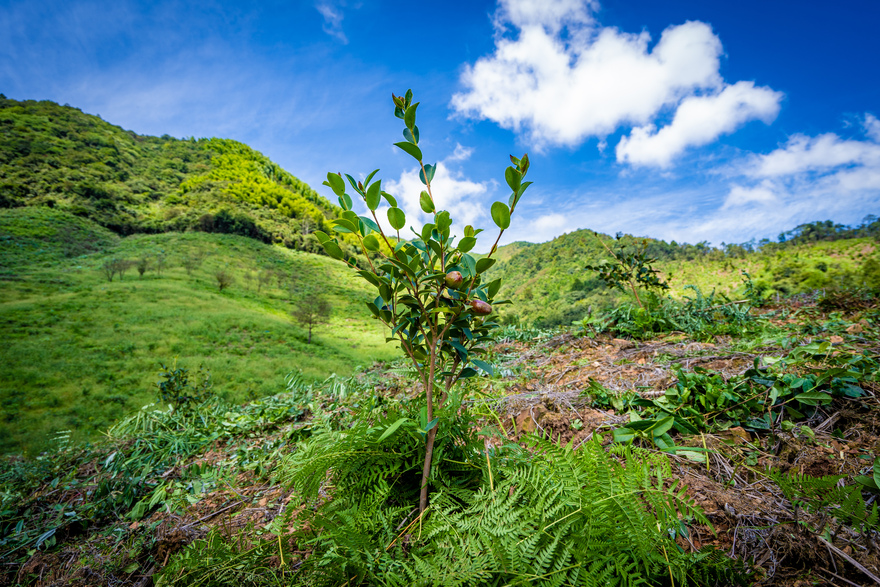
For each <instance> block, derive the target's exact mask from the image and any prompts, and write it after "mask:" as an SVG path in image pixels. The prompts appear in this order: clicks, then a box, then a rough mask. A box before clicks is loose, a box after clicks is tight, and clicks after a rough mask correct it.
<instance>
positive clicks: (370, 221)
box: [358, 216, 382, 232]
mask: <svg viewBox="0 0 880 587" xmlns="http://www.w3.org/2000/svg"><path fill="white" fill-rule="evenodd" d="M358 220H360V221H361V222H362V223H364V224H366V225H367V226H369V227H370V230H372V231H373V232H382V231H381V230H380V229H379V225H378V224H376V223H375V222H373V219H372V218H367V217H366V216H358Z"/></svg>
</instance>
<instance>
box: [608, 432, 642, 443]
mask: <svg viewBox="0 0 880 587" xmlns="http://www.w3.org/2000/svg"><path fill="white" fill-rule="evenodd" d="M635 437H636V433H635V432H633V431H632V430H630V429H629V428H618V429H617V430H613V431H612V432H611V438H613V439H614V442H620V443H625V442H630V441H631V440H632V439H633V438H635Z"/></svg>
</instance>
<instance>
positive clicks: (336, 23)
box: [315, 0, 348, 45]
mask: <svg viewBox="0 0 880 587" xmlns="http://www.w3.org/2000/svg"><path fill="white" fill-rule="evenodd" d="M315 8H316V9H317V11H318V12H320V13H321V16H323V17H324V25H323V30H324V32H325V33H327V34H328V35H330V36H331V37H335V38H337V39H339V41H341V42H342V44H344V45H347V44H348V37H346V36H345V31H344V30H343V29H342V20H343V19H344V18H345V14H344V13H343V12H342V5H339V3H338V2H332V1H330V0H321V1H319V2H318V3H317V4H315Z"/></svg>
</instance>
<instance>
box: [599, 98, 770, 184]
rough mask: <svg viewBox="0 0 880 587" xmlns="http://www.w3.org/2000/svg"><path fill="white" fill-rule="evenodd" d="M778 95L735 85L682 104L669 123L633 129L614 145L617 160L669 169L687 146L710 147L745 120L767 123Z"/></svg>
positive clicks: (685, 100)
mask: <svg viewBox="0 0 880 587" xmlns="http://www.w3.org/2000/svg"><path fill="white" fill-rule="evenodd" d="M781 99H782V94H781V93H780V92H775V91H773V90H771V89H770V88H766V87H758V88H756V87H755V84H754V83H752V82H737V83H735V84H733V85H729V86H726V87H725V88H724V89H723V90H721V91H720V92H718V93H715V94H709V95H705V96H689V97H688V98H685V99H684V100H682V102H681V104H680V105H679V106H678V109H677V110H676V111H675V117H674V118H673V119H672V122H671V123H670V124H669V125H667V126H665V127H663V128H661V129H660V130H659V131H658V130H656V127H655V126H654V125H648V126H642V127H638V128H634V129H633V130H632V133H631V134H630V136H629V137H623V138H622V139H620V142H619V143H618V144H617V149H616V153H617V160H618V161H619V162H621V163H623V162H628V163H630V164H633V165H648V166H657V167H669V165H670V164H671V163H672V160H673V159H674V158H675V157H677V156H678V155H680V154H681V153H682V152H683V151H684V150H685V149H686V148H687V147H689V146H701V145H706V144H708V143H711V142H712V141H714V140H715V139H717V138H718V137H719V136H720V135H722V134H727V133H730V132H733V131H734V130H736V129H737V128H738V127H740V126H741V125H743V124H744V123H745V122H747V121H749V120H754V119H759V120H762V121H764V122H765V123H770V122H771V121H772V120H773V119H774V118H776V115H777V114H778V113H779V101H780V100H781Z"/></svg>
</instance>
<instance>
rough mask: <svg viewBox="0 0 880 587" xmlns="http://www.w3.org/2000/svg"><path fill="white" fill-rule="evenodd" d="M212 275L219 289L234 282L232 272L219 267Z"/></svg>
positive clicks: (221, 289)
mask: <svg viewBox="0 0 880 587" xmlns="http://www.w3.org/2000/svg"><path fill="white" fill-rule="evenodd" d="M214 277H215V278H216V279H217V288H218V289H219V290H220V291H223V290H224V289H226V288H227V287H229V286H230V285H232V284H233V283H235V279H234V278H233V277H232V274H231V273H229V272H228V271H227V270H226V269H221V270H220V271H218V272H217V273H215V274H214Z"/></svg>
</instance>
